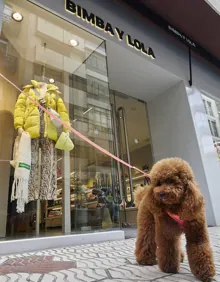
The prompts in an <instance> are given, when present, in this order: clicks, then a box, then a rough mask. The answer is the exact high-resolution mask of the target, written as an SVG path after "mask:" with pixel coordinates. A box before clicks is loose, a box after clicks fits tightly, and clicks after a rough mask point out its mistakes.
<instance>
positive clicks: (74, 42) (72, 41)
mask: <svg viewBox="0 0 220 282" xmlns="http://www.w3.org/2000/svg"><path fill="white" fill-rule="evenodd" d="M70 45H71V46H73V47H76V46H78V45H79V42H78V41H77V40H76V39H71V40H70Z"/></svg>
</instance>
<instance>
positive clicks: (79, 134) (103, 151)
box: [0, 73, 150, 178]
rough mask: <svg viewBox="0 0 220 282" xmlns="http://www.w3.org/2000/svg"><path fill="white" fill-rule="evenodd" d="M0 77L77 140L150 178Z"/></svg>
mask: <svg viewBox="0 0 220 282" xmlns="http://www.w3.org/2000/svg"><path fill="white" fill-rule="evenodd" d="M0 76H1V77H2V78H3V79H4V80H6V81H7V82H8V83H9V84H11V85H12V86H13V87H14V88H16V89H17V90H18V91H19V92H21V93H23V94H24V95H25V96H26V97H27V98H28V99H30V100H31V101H32V102H33V103H34V104H35V105H37V106H38V107H39V108H40V109H41V110H42V111H44V112H45V113H47V114H48V115H49V116H51V117H52V118H53V119H55V120H57V121H58V122H60V123H61V124H63V125H64V126H65V127H66V128H68V129H69V130H71V131H72V132H73V134H75V135H77V136H78V137H79V138H81V139H82V140H84V141H86V142H87V143H89V144H90V145H91V146H93V147H94V148H96V149H97V150H99V151H101V152H102V153H104V154H106V155H108V156H109V157H111V158H112V159H115V160H116V161H118V162H120V163H122V164H124V165H125V166H127V167H129V168H132V169H134V170H136V171H138V172H140V173H141V174H143V175H144V176H145V177H146V178H150V177H149V174H147V173H145V172H144V171H142V170H140V169H138V168H137V167H135V166H132V165H130V164H128V163H126V162H125V161H123V160H121V159H120V158H118V157H116V156H115V155H113V154H112V153H110V152H109V151H107V150H105V149H104V148H102V147H100V146H99V145H97V144H96V143H94V142H92V141H91V140H90V139H88V138H87V137H86V136H84V135H83V134H81V133H80V132H78V131H77V130H75V129H74V128H72V127H71V126H70V125H68V124H66V123H65V122H64V121H62V120H61V119H59V118H58V117H56V116H55V115H53V114H52V113H51V112H49V111H48V110H47V109H46V108H44V107H43V106H41V105H40V104H39V103H38V102H37V101H35V100H33V99H32V98H31V97H29V96H28V95H27V94H26V93H25V92H24V91H22V90H21V89H20V88H19V87H17V86H16V85H15V84H14V83H13V82H11V81H10V80H9V79H7V78H6V77H5V76H4V75H3V74H1V73H0Z"/></svg>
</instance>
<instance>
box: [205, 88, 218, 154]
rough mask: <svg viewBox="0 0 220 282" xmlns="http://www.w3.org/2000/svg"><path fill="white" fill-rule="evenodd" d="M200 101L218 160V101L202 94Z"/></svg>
mask: <svg viewBox="0 0 220 282" xmlns="http://www.w3.org/2000/svg"><path fill="white" fill-rule="evenodd" d="M202 100H203V104H204V107H205V111H206V115H207V119H208V123H209V128H210V132H211V135H212V138H213V144H214V147H215V150H216V155H217V157H218V159H220V101H219V100H218V99H217V98H213V97H211V96H208V95H204V94H202Z"/></svg>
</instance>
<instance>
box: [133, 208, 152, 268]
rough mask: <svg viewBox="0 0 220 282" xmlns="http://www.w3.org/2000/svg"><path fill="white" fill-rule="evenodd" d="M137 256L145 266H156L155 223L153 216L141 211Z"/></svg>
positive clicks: (139, 212)
mask: <svg viewBox="0 0 220 282" xmlns="http://www.w3.org/2000/svg"><path fill="white" fill-rule="evenodd" d="M135 255H136V259H137V262H138V263H139V264H143V265H154V264H156V243H155V222H154V217H153V215H152V214H151V213H150V212H149V211H146V210H144V211H143V212H142V210H141V209H139V211H138V231H137V241H136V250H135Z"/></svg>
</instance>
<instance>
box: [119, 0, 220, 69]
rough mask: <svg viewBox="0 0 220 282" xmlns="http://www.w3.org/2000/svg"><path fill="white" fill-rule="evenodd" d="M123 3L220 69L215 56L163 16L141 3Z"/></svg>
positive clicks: (219, 63)
mask: <svg viewBox="0 0 220 282" xmlns="http://www.w3.org/2000/svg"><path fill="white" fill-rule="evenodd" d="M121 1H122V2H125V3H126V4H128V5H129V6H130V7H132V8H133V9H134V10H136V11H137V12H138V13H139V14H141V15H142V16H143V17H145V18H147V19H149V20H151V21H152V22H153V23H154V24H156V25H158V26H160V27H161V28H163V29H164V30H165V31H167V32H168V33H170V34H172V35H173V36H175V37H176V38H177V39H179V40H181V41H182V42H183V43H184V44H186V45H187V46H188V47H189V48H190V49H192V50H194V51H196V52H197V53H198V54H200V56H202V57H203V58H205V59H206V60H208V61H209V62H211V63H212V64H214V65H216V66H217V67H220V61H219V60H218V59H217V58H216V57H215V56H213V55H212V54H211V53H210V52H208V51H207V50H206V49H204V48H203V47H202V46H201V45H200V44H198V43H196V42H195V41H194V40H192V39H191V38H189V37H188V36H187V35H186V34H184V33H183V32H181V31H180V30H178V29H177V28H176V27H174V26H173V25H171V24H170V23H169V22H168V21H166V20H164V19H163V18H162V17H161V16H159V15H158V14H156V13H155V12H154V11H152V10H151V9H150V8H148V7H147V6H146V5H144V4H143V3H140V2H139V1H133V0H121ZM121 1H120V2H121Z"/></svg>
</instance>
